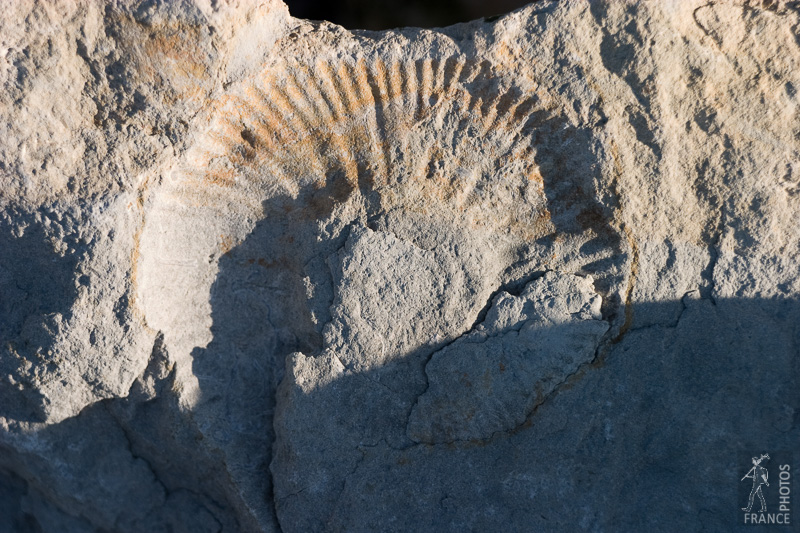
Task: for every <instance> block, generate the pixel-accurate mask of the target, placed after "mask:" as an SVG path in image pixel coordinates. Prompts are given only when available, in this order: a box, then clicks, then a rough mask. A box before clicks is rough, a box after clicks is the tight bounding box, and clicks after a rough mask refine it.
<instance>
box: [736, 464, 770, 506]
mask: <svg viewBox="0 0 800 533" xmlns="http://www.w3.org/2000/svg"><path fill="white" fill-rule="evenodd" d="M764 459H769V454H766V453H765V454H762V455H761V457H753V459H752V460H753V467H752V468H751V469H750V470H749V471H748V472H747V474H745V475H744V477H743V478H742V479H740V480H739V481H744V480H745V479H747V478H752V480H753V488H752V489H751V490H750V497H749V499H748V500H747V507H742V511H745V512H748V513H749V512H750V509H751V508H752V507H753V500H754V499H755V497H756V495H758V499H759V500H761V512H762V513H765V512H766V511H767V503H766V502H765V501H764V493H763V492H762V490H761V486H762V485H766V486H767V487H769V481H768V478H769V472H768V471H767V469H766V468H764V467H763V466H761V462H762V461H763V460H764Z"/></svg>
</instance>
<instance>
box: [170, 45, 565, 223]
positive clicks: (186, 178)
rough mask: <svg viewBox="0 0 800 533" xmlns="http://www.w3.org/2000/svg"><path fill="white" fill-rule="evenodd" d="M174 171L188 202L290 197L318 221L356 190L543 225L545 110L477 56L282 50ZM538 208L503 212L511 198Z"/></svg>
mask: <svg viewBox="0 0 800 533" xmlns="http://www.w3.org/2000/svg"><path fill="white" fill-rule="evenodd" d="M216 108H217V110H218V111H217V112H216V114H215V116H214V117H213V118H212V120H211V121H210V127H209V129H208V130H207V132H206V133H205V134H204V135H203V136H202V137H201V139H200V140H199V141H198V142H197V143H196V144H195V146H194V147H193V148H192V149H191V150H190V151H189V152H188V154H187V156H186V159H185V164H184V165H183V167H182V168H181V169H179V170H178V172H177V173H176V175H175V176H174V177H175V178H176V179H175V180H174V186H175V187H176V189H177V190H179V191H180V196H181V197H182V198H183V199H184V201H187V202H189V203H191V204H194V205H209V204H214V203H218V202H221V203H228V202H231V203H236V204H238V205H250V206H251V207H252V209H254V210H258V208H259V206H258V204H259V202H260V201H262V200H263V199H264V198H265V197H272V196H276V195H285V196H288V197H290V198H292V199H294V200H296V201H298V202H299V203H300V204H302V205H303V210H304V212H305V213H306V215H307V216H309V217H313V218H324V217H326V216H327V215H329V214H330V212H331V210H332V209H334V207H335V206H336V205H337V204H339V203H342V202H344V201H346V200H347V199H348V198H349V197H350V196H351V195H352V193H353V192H355V191H361V193H362V194H366V193H367V192H372V191H376V192H377V193H378V196H379V203H380V209H381V210H383V211H387V210H389V209H391V208H392V207H395V206H398V205H404V206H405V207H406V208H411V209H412V210H420V209H422V210H425V209H441V207H442V206H446V207H450V208H451V209H452V210H453V211H454V212H456V213H462V214H464V218H465V220H471V221H472V224H473V225H486V224H489V218H491V219H492V222H493V223H492V224H491V225H493V226H498V227H499V226H500V225H505V226H507V227H509V228H516V229H517V230H520V229H521V228H524V232H525V233H527V237H528V238H531V237H535V236H540V235H542V234H543V233H544V232H546V231H547V228H546V226H547V209H546V206H545V198H544V194H543V190H542V182H541V176H540V174H539V172H538V168H537V165H536V164H535V162H534V157H533V156H534V147H533V143H532V141H531V136H532V133H533V131H534V130H535V128H536V126H537V124H541V122H542V121H544V120H547V119H548V118H549V117H550V114H549V113H548V111H547V110H544V109H541V108H540V107H539V106H537V97H536V95H535V94H532V93H531V92H530V91H527V92H526V91H524V90H523V89H521V88H520V87H518V86H517V85H515V84H514V83H510V82H508V81H507V80H504V79H502V78H500V77H498V76H494V75H493V73H492V67H491V65H490V64H489V62H487V61H481V62H475V61H468V60H467V59H465V58H464V57H461V56H457V55H452V56H450V57H447V58H446V59H444V60H438V59H431V58H422V59H417V60H396V61H395V60H384V59H380V58H378V59H374V60H369V61H367V60H366V59H364V58H356V59H352V58H343V59H342V58H339V59H329V60H324V59H319V60H315V61H301V60H298V59H288V60H281V61H277V62H275V63H274V64H271V65H269V66H266V67H265V68H264V69H263V70H262V71H261V72H259V73H257V74H256V75H253V76H252V77H251V78H250V79H248V80H246V81H244V82H242V83H241V84H240V86H239V87H238V88H236V89H235V90H231V91H230V92H229V93H228V94H226V95H224V96H223V97H221V98H220V99H219V101H218V104H217V106H216ZM520 194H521V195H524V196H525V197H526V203H528V205H530V204H531V203H532V204H533V205H535V206H540V208H539V209H535V210H533V211H531V210H530V208H528V209H527V210H526V212H524V213H515V212H513V209H510V206H511V204H512V203H515V202H511V197H512V196H517V197H519V195H520Z"/></svg>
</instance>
